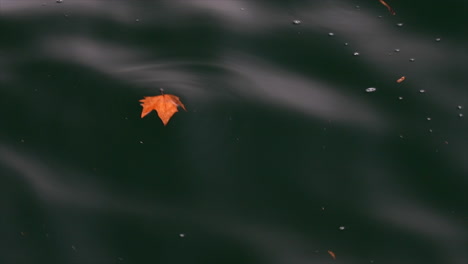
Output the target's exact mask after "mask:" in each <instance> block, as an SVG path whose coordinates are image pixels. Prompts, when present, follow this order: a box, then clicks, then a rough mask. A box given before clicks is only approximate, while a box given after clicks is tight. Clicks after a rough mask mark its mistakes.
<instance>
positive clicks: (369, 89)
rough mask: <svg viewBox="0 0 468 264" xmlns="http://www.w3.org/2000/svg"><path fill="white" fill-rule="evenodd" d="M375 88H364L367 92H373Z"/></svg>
mask: <svg viewBox="0 0 468 264" xmlns="http://www.w3.org/2000/svg"><path fill="white" fill-rule="evenodd" d="M376 90H377V88H375V87H369V88H367V89H366V92H368V93H373V92H375V91H376Z"/></svg>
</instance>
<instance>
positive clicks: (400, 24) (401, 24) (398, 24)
mask: <svg viewBox="0 0 468 264" xmlns="http://www.w3.org/2000/svg"><path fill="white" fill-rule="evenodd" d="M396 25H397V26H399V27H402V26H403V25H404V24H403V23H397V24H396Z"/></svg>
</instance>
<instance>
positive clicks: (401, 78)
mask: <svg viewBox="0 0 468 264" xmlns="http://www.w3.org/2000/svg"><path fill="white" fill-rule="evenodd" d="M404 80H406V77H405V76H401V77H400V79H398V80H396V82H397V83H401V82H402V81H404Z"/></svg>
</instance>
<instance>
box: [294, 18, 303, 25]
mask: <svg viewBox="0 0 468 264" xmlns="http://www.w3.org/2000/svg"><path fill="white" fill-rule="evenodd" d="M292 23H293V24H294V25H300V24H301V23H302V21H300V20H299V19H294V20H293V21H292Z"/></svg>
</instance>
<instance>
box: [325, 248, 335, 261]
mask: <svg viewBox="0 0 468 264" xmlns="http://www.w3.org/2000/svg"><path fill="white" fill-rule="evenodd" d="M327 252H328V254H330V256H331V257H332V259H336V255H335V253H334V252H333V251H331V250H328V251H327Z"/></svg>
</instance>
